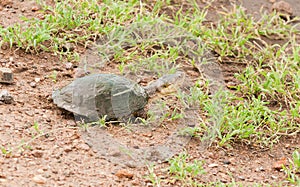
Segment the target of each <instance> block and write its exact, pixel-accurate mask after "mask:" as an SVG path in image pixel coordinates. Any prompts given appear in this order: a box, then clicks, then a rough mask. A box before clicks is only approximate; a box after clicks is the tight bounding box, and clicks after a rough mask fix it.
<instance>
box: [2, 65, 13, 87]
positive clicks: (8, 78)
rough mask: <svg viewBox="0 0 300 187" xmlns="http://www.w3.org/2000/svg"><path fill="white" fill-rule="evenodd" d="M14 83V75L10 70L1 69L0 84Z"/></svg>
mask: <svg viewBox="0 0 300 187" xmlns="http://www.w3.org/2000/svg"><path fill="white" fill-rule="evenodd" d="M12 82H13V73H12V71H11V69H9V68H0V83H8V84H11V83H12Z"/></svg>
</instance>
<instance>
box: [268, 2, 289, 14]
mask: <svg viewBox="0 0 300 187" xmlns="http://www.w3.org/2000/svg"><path fill="white" fill-rule="evenodd" d="M274 10H275V11H276V12H279V13H282V14H287V15H289V16H291V15H293V9H292V7H291V5H290V4H289V3H287V2H285V1H279V2H276V3H274V4H273V5H272V11H274Z"/></svg>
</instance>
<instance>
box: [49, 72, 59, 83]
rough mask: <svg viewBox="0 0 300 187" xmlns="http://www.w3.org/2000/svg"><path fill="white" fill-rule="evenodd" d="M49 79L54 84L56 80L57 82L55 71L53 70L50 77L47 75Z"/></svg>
mask: <svg viewBox="0 0 300 187" xmlns="http://www.w3.org/2000/svg"><path fill="white" fill-rule="evenodd" d="M49 78H50V79H52V81H53V82H54V83H56V80H57V71H55V70H54V71H53V72H52V73H51V75H49Z"/></svg>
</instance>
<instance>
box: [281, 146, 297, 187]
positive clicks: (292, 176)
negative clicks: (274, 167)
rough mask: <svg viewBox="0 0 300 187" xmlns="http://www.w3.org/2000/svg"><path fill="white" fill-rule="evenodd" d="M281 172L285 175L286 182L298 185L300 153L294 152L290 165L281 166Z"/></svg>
mask: <svg viewBox="0 0 300 187" xmlns="http://www.w3.org/2000/svg"><path fill="white" fill-rule="evenodd" d="M283 171H284V172H285V173H286V175H287V180H288V181H289V182H290V183H291V184H294V185H296V186H299V185H300V176H299V173H300V153H299V152H298V150H295V151H294V152H293V154H292V161H291V164H290V165H289V166H288V167H287V166H283Z"/></svg>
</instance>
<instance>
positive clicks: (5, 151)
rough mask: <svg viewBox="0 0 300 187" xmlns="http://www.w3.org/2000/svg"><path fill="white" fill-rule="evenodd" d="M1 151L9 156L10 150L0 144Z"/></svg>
mask: <svg viewBox="0 0 300 187" xmlns="http://www.w3.org/2000/svg"><path fill="white" fill-rule="evenodd" d="M1 152H2V154H3V155H5V156H10V155H11V150H8V149H6V148H5V147H2V146H1Z"/></svg>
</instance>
